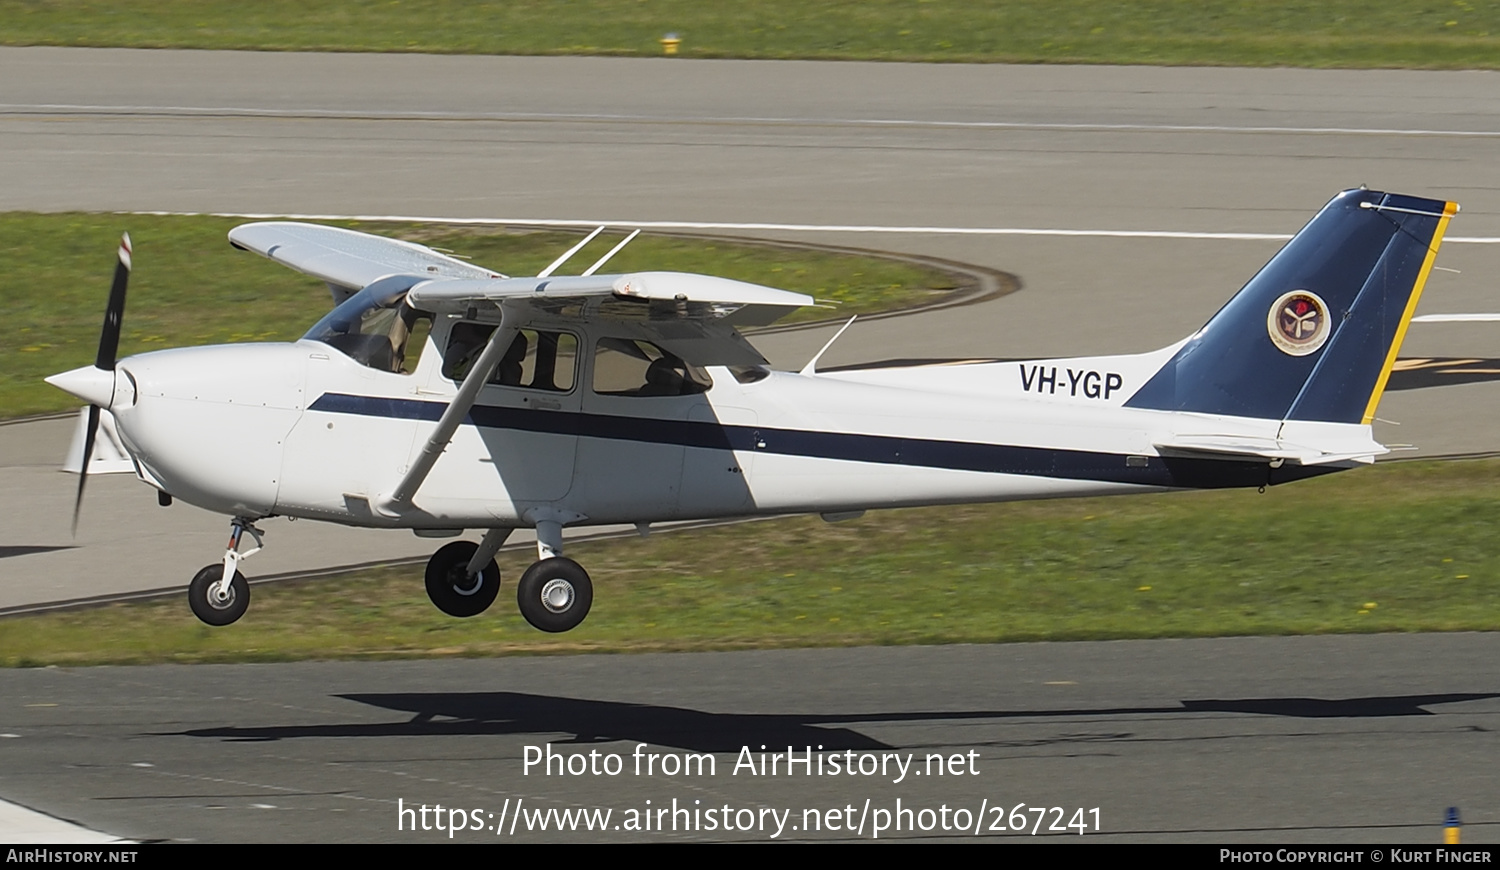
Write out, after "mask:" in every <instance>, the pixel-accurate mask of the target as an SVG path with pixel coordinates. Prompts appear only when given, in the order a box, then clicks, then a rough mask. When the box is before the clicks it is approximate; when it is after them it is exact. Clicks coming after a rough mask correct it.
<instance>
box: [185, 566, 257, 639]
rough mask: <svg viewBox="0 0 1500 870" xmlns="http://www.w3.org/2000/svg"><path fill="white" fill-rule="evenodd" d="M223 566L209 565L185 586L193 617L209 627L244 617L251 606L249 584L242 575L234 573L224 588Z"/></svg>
mask: <svg viewBox="0 0 1500 870" xmlns="http://www.w3.org/2000/svg"><path fill="white" fill-rule="evenodd" d="M223 579H224V566H223V565H209V566H207V567H205V568H204V569H203V570H202V571H199V572H198V573H197V574H196V575H194V577H193V582H192V583H190V584H188V606H189V607H191V608H193V615H194V616H196V617H198V618H199V619H201V620H203V621H204V622H206V623H208V624H209V625H228V624H230V623H231V622H234V621H235V620H237V619H239V618H240V617H241V616H244V615H245V610H246V609H248V608H249V607H250V583H249V582H248V581H246V580H245V575H244V574H241V573H240V572H238V571H236V572H234V576H233V577H232V578H230V580H229V583H228V584H227V585H226V584H224V583H221V582H220V581H222V580H223Z"/></svg>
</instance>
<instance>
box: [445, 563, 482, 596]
mask: <svg viewBox="0 0 1500 870" xmlns="http://www.w3.org/2000/svg"><path fill="white" fill-rule="evenodd" d="M449 576H451V577H452V578H453V591H454V592H456V593H458V594H459V595H465V596H468V595H473V594H474V593H476V592H478V591H479V590H480V588H482V587H483V586H484V575H483V574H465V573H464V569H463V567H462V566H460V567H459V568H457V569H455V570H454V571H453V573H452V574H450V575H449Z"/></svg>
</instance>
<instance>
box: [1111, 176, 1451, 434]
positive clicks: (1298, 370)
mask: <svg viewBox="0 0 1500 870" xmlns="http://www.w3.org/2000/svg"><path fill="white" fill-rule="evenodd" d="M1457 211H1458V205H1457V204H1456V203H1452V202H1444V201H1441V200H1432V199H1419V198H1416V197H1410V196H1401V195H1398V194H1388V193H1380V192H1377V191H1373V190H1346V191H1344V192H1343V193H1341V194H1339V195H1338V196H1336V197H1334V198H1333V200H1332V201H1330V202H1329V203H1328V205H1326V206H1324V208H1323V210H1322V211H1320V212H1318V214H1317V216H1316V217H1314V218H1313V219H1312V220H1311V221H1310V222H1309V223H1308V224H1307V226H1305V227H1303V228H1302V230H1301V232H1299V233H1297V235H1296V236H1295V237H1293V238H1292V240H1291V241H1290V242H1288V243H1287V244H1286V247H1284V248H1282V249H1281V251H1280V252H1279V253H1277V255H1276V256H1275V257H1273V258H1272V259H1271V261H1270V262H1269V263H1267V264H1266V265H1265V267H1264V268H1262V269H1261V270H1260V272H1258V273H1257V274H1256V275H1255V277H1254V278H1251V279H1250V283H1248V284H1246V285H1245V286H1244V288H1243V289H1241V290H1240V292H1239V293H1237V294H1235V296H1234V298H1232V299H1230V300H1229V302H1228V304H1226V305H1225V306H1224V307H1223V308H1221V309H1220V310H1219V312H1218V313H1217V314H1215V315H1214V316H1213V318H1211V319H1210V320H1209V321H1208V323H1207V324H1205V325H1204V327H1203V328H1202V329H1200V330H1199V331H1198V332H1197V333H1196V334H1194V335H1193V336H1192V337H1191V338H1190V339H1189V340H1188V341H1187V342H1186V343H1185V344H1184V345H1183V346H1182V347H1181V348H1180V349H1179V350H1178V351H1177V353H1176V354H1175V355H1173V357H1172V358H1171V359H1170V360H1169V361H1168V362H1167V364H1166V365H1165V366H1163V367H1162V368H1161V369H1160V370H1158V371H1157V373H1156V374H1155V375H1153V376H1152V377H1151V379H1150V380H1148V381H1147V382H1146V383H1145V385H1144V386H1142V387H1141V388H1140V389H1139V390H1137V391H1136V393H1135V394H1134V395H1133V396H1131V397H1130V399H1129V400H1127V401H1126V402H1125V405H1126V407H1131V408H1150V409H1156V410H1163V411H1192V412H1199V413H1205V414H1224V415H1231V416H1237V417H1257V418H1261V419H1272V420H1303V421H1320V422H1332V423H1364V424H1368V423H1369V422H1370V421H1371V420H1372V419H1373V418H1374V415H1375V407H1376V405H1377V404H1378V403H1379V401H1380V396H1381V393H1382V392H1384V390H1385V384H1386V380H1387V379H1388V378H1389V377H1390V373H1391V367H1392V366H1393V365H1394V364H1395V361H1396V352H1397V351H1398V350H1400V347H1401V341H1402V339H1403V338H1405V336H1406V328H1407V325H1408V324H1409V323H1410V322H1411V316H1412V313H1413V312H1414V311H1415V310H1416V307H1417V300H1418V299H1419V298H1420V297H1421V295H1422V287H1423V285H1424V284H1425V283H1426V281H1427V276H1428V274H1429V273H1430V272H1431V271H1432V263H1433V260H1434V259H1435V258H1436V256H1437V251H1438V246H1439V245H1440V244H1441V243H1442V240H1443V233H1444V232H1445V231H1446V230H1447V228H1448V221H1449V220H1450V219H1451V218H1452V216H1453V215H1454V214H1455V213H1457Z"/></svg>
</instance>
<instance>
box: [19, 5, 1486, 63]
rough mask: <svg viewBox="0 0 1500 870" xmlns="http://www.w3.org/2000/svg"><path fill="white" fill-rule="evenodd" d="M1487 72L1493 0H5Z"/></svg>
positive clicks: (309, 26)
mask: <svg viewBox="0 0 1500 870" xmlns="http://www.w3.org/2000/svg"><path fill="white" fill-rule="evenodd" d="M669 32H671V33H676V34H677V35H678V36H679V37H680V38H681V40H682V42H681V45H680V48H679V52H680V56H683V57H697V58H810V59H820V60H890V61H939V62H1003V63H1110V64H1172V65H1183V64H1185V65H1233V66H1301V67H1355V68H1358V67H1414V68H1428V69H1439V68H1441V69H1459V68H1483V69H1494V68H1496V67H1497V65H1500V51H1497V49H1500V4H1497V3H1495V2H1493V0H1429V2H1416V3H1413V2H1410V0H1328V2H1322V3H1309V2H1306V0H1069V2H1065V3H1059V2H1044V0H842V2H832V0H831V2H823V3H805V2H794V0H746V2H739V3H704V2H701V0H530V2H511V0H505V2H476V0H366V2H355V0H337V2H334V0H311V2H308V0H299V2H288V0H257V2H254V3H227V2H209V0H150V2H145V0H92V2H79V0H0V42H3V43H4V44H7V45H70V46H126V47H135V48H209V49H264V50H275V51H377V52H392V51H394V52H430V53H450V54H554V55H558V54H569V55H623V56H637V57H653V56H659V55H661V54H662V52H663V47H662V45H661V44H660V40H661V38H662V37H663V36H664V35H665V34H667V33H669Z"/></svg>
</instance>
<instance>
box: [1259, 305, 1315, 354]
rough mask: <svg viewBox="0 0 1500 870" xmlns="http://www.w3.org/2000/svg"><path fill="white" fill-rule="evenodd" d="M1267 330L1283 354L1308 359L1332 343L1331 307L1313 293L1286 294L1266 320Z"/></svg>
mask: <svg viewBox="0 0 1500 870" xmlns="http://www.w3.org/2000/svg"><path fill="white" fill-rule="evenodd" d="M1266 331H1267V332H1269V333H1271V341H1272V342H1273V343H1274V344H1275V345H1276V346H1277V347H1278V348H1280V349H1281V352H1282V353H1286V354H1290V355H1291V356H1307V355H1308V354H1310V353H1313V352H1314V351H1316V350H1317V349H1318V348H1320V347H1322V346H1323V343H1324V342H1325V341H1327V340H1328V333H1329V331H1330V327H1329V323H1328V304H1327V303H1325V302H1324V301H1323V300H1322V298H1321V297H1319V296H1318V294H1316V293H1314V292H1312V291H1311V290H1293V291H1292V292H1290V293H1283V294H1282V295H1281V298H1279V299H1277V300H1276V304H1274V305H1272V306H1271V311H1270V313H1269V314H1268V315H1267V317H1266Z"/></svg>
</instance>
